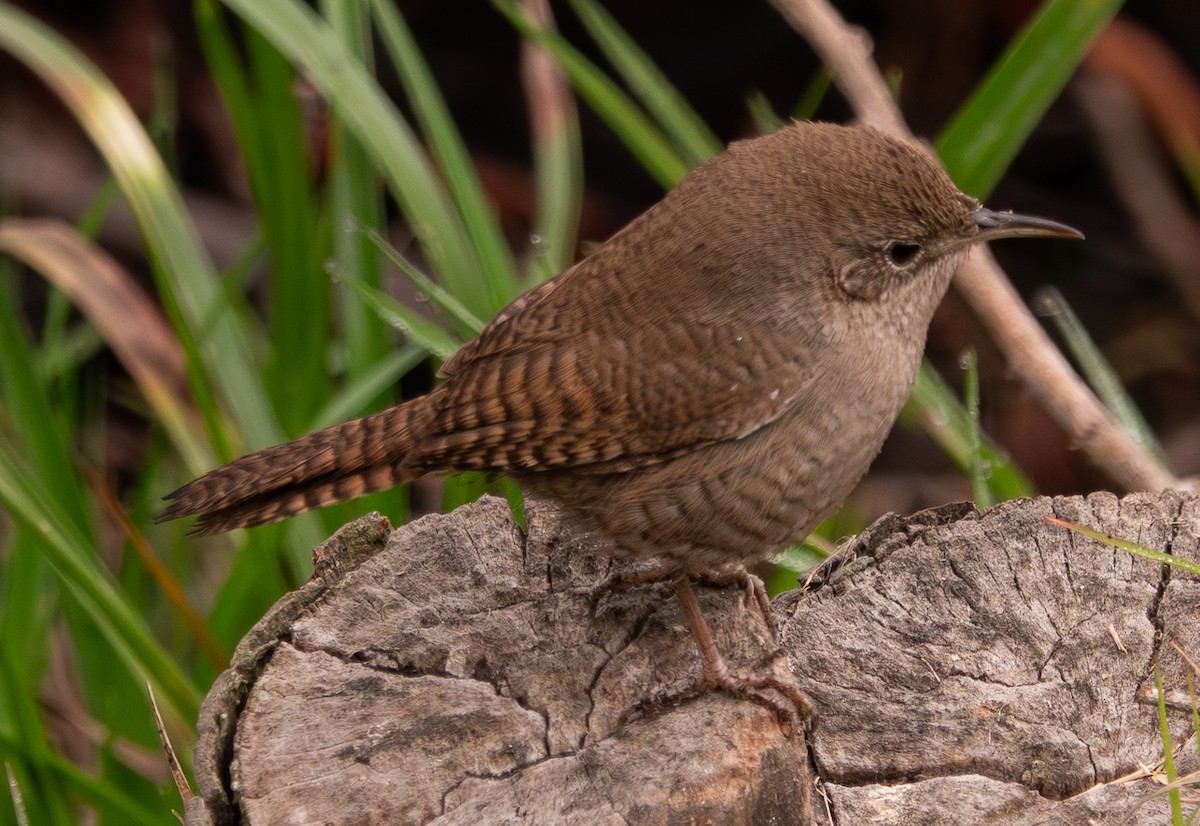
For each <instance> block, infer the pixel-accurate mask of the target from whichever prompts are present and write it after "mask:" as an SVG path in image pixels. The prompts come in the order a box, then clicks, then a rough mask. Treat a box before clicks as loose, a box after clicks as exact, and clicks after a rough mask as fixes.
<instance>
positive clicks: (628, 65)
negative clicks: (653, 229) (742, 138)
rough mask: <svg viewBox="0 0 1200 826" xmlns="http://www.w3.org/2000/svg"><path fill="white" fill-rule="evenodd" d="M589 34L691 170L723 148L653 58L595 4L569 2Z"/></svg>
mask: <svg viewBox="0 0 1200 826" xmlns="http://www.w3.org/2000/svg"><path fill="white" fill-rule="evenodd" d="M569 2H570V4H571V8H572V9H574V11H575V14H576V15H577V16H578V17H579V19H580V20H581V21H582V22H583V25H584V26H585V27H586V28H587V30H588V34H590V35H591V36H592V39H593V40H595V41H596V45H598V46H599V47H600V50H601V51H602V52H604V56H605V57H606V58H607V59H608V62H609V63H611V64H612V66H613V68H614V69H616V71H617V74H618V75H620V76H621V78H622V79H623V80H624V81H625V85H627V86H628V87H629V88H630V89H632V90H633V94H634V95H635V96H636V97H637V99H638V100H640V101H641V103H642V105H643V106H644V107H645V108H646V111H647V112H649V114H650V115H651V116H652V117H653V118H654V119H655V121H657V123H658V125H659V127H661V128H662V130H663V131H664V132H666V133H667V135H669V136H670V138H671V139H672V140H673V141H674V142H675V146H676V148H677V149H678V150H679V153H680V154H681V155H682V156H683V159H684V161H686V162H687V163H688V165H690V166H698V165H700V164H701V163H703V162H704V161H706V160H708V159H709V158H710V157H712V156H713V155H715V154H717V153H718V152H720V151H721V150H722V149H723V148H724V146H723V145H722V143H721V139H720V138H718V137H717V136H716V135H715V134H714V133H713V131H712V130H711V129H709V128H708V124H706V123H705V122H704V120H703V119H702V118H701V117H700V115H699V114H697V113H696V110H695V109H693V108H692V107H691V106H690V105H689V104H688V102H687V101H686V100H685V99H684V97H683V95H681V94H679V91H678V90H677V89H676V88H675V86H674V85H673V84H672V83H671V81H670V80H668V79H667V76H666V75H665V74H663V73H662V71H661V70H660V69H659V68H658V67H657V66H656V65H654V62H653V61H652V60H651V59H650V57H649V56H648V55H647V54H646V53H645V52H644V51H642V49H641V48H640V47H639V46H638V45H637V44H636V43H635V42H634V41H633V38H631V37H630V36H629V35H627V34H626V33H625V31H624V30H623V29H622V28H621V27H620V26H619V25H617V22H616V21H615V20H614V19H613V18H612V15H610V14H609V13H608V12H607V11H605V9H604V8H603V7H602V6H601V5H600V4H599V3H597V2H595V0H569Z"/></svg>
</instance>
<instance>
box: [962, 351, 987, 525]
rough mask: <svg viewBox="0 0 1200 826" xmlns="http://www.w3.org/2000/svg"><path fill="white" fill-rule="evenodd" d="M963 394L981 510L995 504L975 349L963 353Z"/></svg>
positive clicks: (973, 492)
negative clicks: (982, 423) (989, 477)
mask: <svg viewBox="0 0 1200 826" xmlns="http://www.w3.org/2000/svg"><path fill="white" fill-rule="evenodd" d="M963 396H964V397H965V398H966V408H967V425H968V430H967V446H968V447H969V449H970V461H969V465H968V474H969V475H970V477H971V495H972V497H973V498H974V500H975V507H977V508H979V509H980V510H984V509H986V508H990V507H991V506H992V505H993V504H994V500H993V499H992V491H991V488H990V487H988V476H990V475H991V472H990V468H989V466H988V464H987V460H986V459H985V458H984V456H983V428H982V426H981V425H980V423H979V359H977V358H976V357H975V351H974V350H967V352H966V353H965V354H964V355H963Z"/></svg>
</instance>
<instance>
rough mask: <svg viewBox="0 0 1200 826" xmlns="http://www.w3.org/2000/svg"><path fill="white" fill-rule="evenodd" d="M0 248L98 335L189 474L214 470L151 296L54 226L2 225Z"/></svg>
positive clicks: (174, 348)
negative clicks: (65, 299)
mask: <svg viewBox="0 0 1200 826" xmlns="http://www.w3.org/2000/svg"><path fill="white" fill-rule="evenodd" d="M0 250H3V251H5V252H8V253H9V254H11V255H14V256H16V257H18V258H20V259H21V260H23V261H25V262H26V263H27V264H28V265H30V266H32V267H35V268H36V269H37V270H39V271H40V272H41V273H42V274H43V275H45V277H46V278H47V280H49V281H50V282H52V283H53V284H55V285H56V286H58V288H59V289H60V290H62V291H63V293H64V294H65V295H67V296H69V297H70V298H71V300H72V302H74V304H75V305H76V306H77V307H78V308H79V310H80V311H81V312H82V313H83V314H84V315H86V316H87V317H88V318H89V319H90V320H91V321H92V323H93V324H94V325H95V326H96V327H97V328H98V329H99V330H101V331H102V332H103V334H104V338H105V340H106V341H107V343H108V344H109V346H110V347H112V348H113V350H114V352H115V353H116V354H117V357H118V358H120V360H121V363H122V364H124V365H125V368H126V369H127V370H128V371H129V373H130V375H131V376H132V377H133V378H134V380H135V381H136V382H137V385H138V388H139V389H140V390H141V392H142V394H143V396H144V397H145V399H146V401H148V402H149V403H150V406H151V407H152V408H154V411H155V414H156V416H157V417H158V421H159V422H161V423H162V425H163V426H164V428H165V429H166V431H167V433H169V434H170V435H171V439H172V441H173V442H174V443H175V446H176V448H177V449H178V450H179V452H180V454H181V455H182V456H183V457H184V459H185V460H186V462H187V466H188V468H189V469H190V470H192V471H193V472H195V473H201V472H203V471H204V470H206V469H207V468H209V467H211V466H212V461H213V458H212V454H211V452H210V451H209V450H208V449H207V447H206V446H205V445H204V444H203V443H202V442H201V441H200V440H199V439H198V438H197V435H196V434H197V432H198V431H199V430H200V428H201V426H202V423H201V421H200V420H199V417H198V416H196V415H195V409H194V408H193V407H192V406H191V403H190V399H189V398H188V396H187V393H186V387H185V382H184V365H183V354H182V352H181V351H180V349H179V344H178V341H177V340H176V339H175V337H174V336H173V335H172V334H171V332H170V330H169V329H168V328H167V326H166V323H165V322H164V321H163V320H162V317H161V316H160V315H159V311H158V308H157V307H156V306H155V305H154V303H153V302H152V301H151V300H150V297H149V296H147V295H146V294H145V293H144V292H142V290H141V288H140V287H139V286H138V285H137V283H136V282H135V281H134V280H133V279H132V277H131V276H130V275H129V273H128V272H126V271H125V270H124V269H123V268H122V267H121V266H120V265H119V264H118V263H117V262H116V261H115V260H114V259H113V258H112V257H111V256H109V255H108V254H107V253H106V252H104V251H103V250H102V249H101V248H100V247H98V246H96V245H95V244H92V243H91V242H89V241H87V240H86V239H85V238H84V237H83V236H82V235H80V234H79V233H78V232H76V231H75V230H74V229H72V228H71V227H70V226H68V225H66V224H63V223H61V222H59V221H55V220H47V219H42V220H36V219H34V220H19V219H8V220H5V221H0Z"/></svg>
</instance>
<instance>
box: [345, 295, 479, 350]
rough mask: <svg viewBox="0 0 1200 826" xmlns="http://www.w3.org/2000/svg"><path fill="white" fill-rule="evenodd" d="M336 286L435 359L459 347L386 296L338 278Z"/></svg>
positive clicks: (409, 310) (424, 319) (454, 340)
mask: <svg viewBox="0 0 1200 826" xmlns="http://www.w3.org/2000/svg"><path fill="white" fill-rule="evenodd" d="M339 283H341V284H344V285H346V286H347V287H349V288H350V289H352V290H354V292H355V293H357V294H358V296H359V298H361V299H362V301H363V302H364V303H365V304H366V305H367V306H368V307H370V308H371V309H372V310H374V311H375V312H376V313H378V314H379V317H380V318H382V319H383V320H384V321H386V322H387V323H388V324H390V325H392V326H393V327H395V328H396V329H398V330H400V331H401V332H403V333H404V334H405V335H406V336H408V337H409V338H410V339H412V340H413V341H414V342H416V343H417V344H418V345H420V346H421V347H423V348H425V350H427V351H428V352H430V353H432V354H433V355H434V356H436V357H437V358H438V359H440V360H442V361H445V360H446V359H448V358H450V356H452V355H454V353H455V351H457V350H458V348H459V347H461V346H462V345H463V341H462V340H460V339H456V338H454V337H453V336H451V335H450V334H449V333H447V332H446V331H445V330H443V329H442V328H441V327H439V326H438V325H437V324H435V323H434V322H432V321H430V320H429V319H427V318H424V317H423V316H421V315H420V314H419V313H417V312H415V311H414V310H412V309H410V308H408V307H405V306H404V305H403V304H401V303H400V302H399V301H397V300H396V299H394V298H392V297H391V296H390V295H388V294H387V293H385V292H382V291H380V290H376V289H375V288H373V287H369V286H367V285H366V284H364V283H363V282H361V281H358V280H357V279H354V278H349V277H346V276H342V277H340V278H339Z"/></svg>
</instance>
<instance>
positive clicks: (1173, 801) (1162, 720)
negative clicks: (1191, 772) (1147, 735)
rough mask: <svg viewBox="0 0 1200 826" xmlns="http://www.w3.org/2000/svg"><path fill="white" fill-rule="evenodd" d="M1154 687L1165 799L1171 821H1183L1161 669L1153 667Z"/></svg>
mask: <svg viewBox="0 0 1200 826" xmlns="http://www.w3.org/2000/svg"><path fill="white" fill-rule="evenodd" d="M1154 688H1155V690H1156V691H1157V693H1158V698H1157V699H1158V702H1157V704H1156V705H1157V707H1158V708H1157V710H1158V732H1159V735H1160V737H1161V738H1162V747H1163V774H1164V775H1166V778H1167V786H1168V789H1167V800H1168V802H1169V805H1170V807H1171V823H1173V824H1176V823H1183V803H1182V802H1181V800H1180V798H1179V788H1178V786H1177V785H1176V781H1177V780H1178V779H1179V773H1178V772H1177V771H1176V770H1175V747H1174V745H1173V744H1172V743H1171V721H1170V720H1169V719H1168V718H1167V698H1166V695H1165V694H1164V692H1163V681H1162V670H1161V669H1159V668H1158V666H1157V665H1156V666H1155V668H1154Z"/></svg>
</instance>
